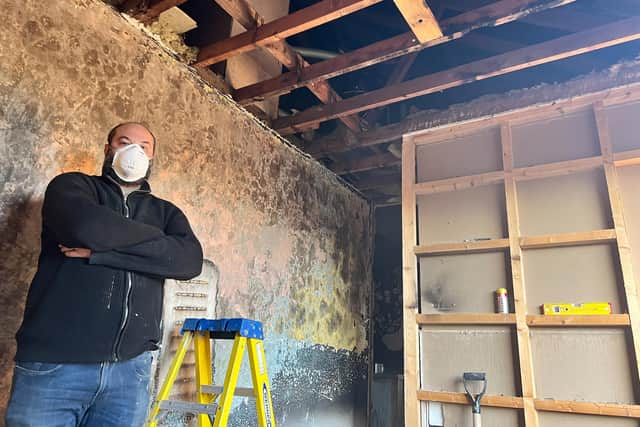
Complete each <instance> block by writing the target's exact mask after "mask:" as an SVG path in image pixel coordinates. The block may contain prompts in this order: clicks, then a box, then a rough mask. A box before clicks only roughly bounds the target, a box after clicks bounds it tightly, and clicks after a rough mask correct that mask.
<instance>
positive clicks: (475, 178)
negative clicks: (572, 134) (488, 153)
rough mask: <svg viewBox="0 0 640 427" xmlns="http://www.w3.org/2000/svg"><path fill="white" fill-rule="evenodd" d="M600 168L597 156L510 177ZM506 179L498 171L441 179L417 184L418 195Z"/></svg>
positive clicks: (534, 168)
mask: <svg viewBox="0 0 640 427" xmlns="http://www.w3.org/2000/svg"><path fill="white" fill-rule="evenodd" d="M599 167H602V157H601V156H596V157H587V158H584V159H576V160H567V161H563V162H556V163H548V164H544V165H536V166H527V167H524V168H515V169H512V171H511V172H510V174H509V175H510V176H511V177H513V179H514V180H516V181H526V180H530V179H540V178H548V177H552V176H560V175H569V174H572V173H577V172H584V171H588V170H593V169H597V168H599ZM504 178H505V173H504V172H502V171H496V172H486V173H481V174H477V175H468V176H460V177H455V178H446V179H439V180H435V181H425V182H421V183H419V184H416V194H418V195H423V194H433V193H442V192H448V191H458V190H465V189H468V188H474V187H480V186H483V185H492V184H496V183H499V182H502V181H503V180H504Z"/></svg>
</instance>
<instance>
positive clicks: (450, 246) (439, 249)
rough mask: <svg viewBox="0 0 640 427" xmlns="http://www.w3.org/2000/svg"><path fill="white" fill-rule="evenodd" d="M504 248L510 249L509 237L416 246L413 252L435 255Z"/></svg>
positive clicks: (490, 250) (419, 254)
mask: <svg viewBox="0 0 640 427" xmlns="http://www.w3.org/2000/svg"><path fill="white" fill-rule="evenodd" d="M504 249H509V239H491V240H479V241H473V242H462V243H435V244H432V245H421V246H416V247H415V248H414V250H413V252H414V253H415V254H416V255H417V256H427V255H429V256H435V255H455V254H466V253H482V252H495V251H501V250H504Z"/></svg>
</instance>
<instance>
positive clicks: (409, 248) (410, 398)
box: [402, 139, 420, 427]
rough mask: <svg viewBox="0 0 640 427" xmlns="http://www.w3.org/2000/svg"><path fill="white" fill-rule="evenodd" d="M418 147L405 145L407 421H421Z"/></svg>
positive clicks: (407, 423)
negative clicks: (419, 394) (417, 265)
mask: <svg viewBox="0 0 640 427" xmlns="http://www.w3.org/2000/svg"><path fill="white" fill-rule="evenodd" d="M415 163H416V150H415V146H414V144H413V141H412V140H411V139H408V140H405V141H404V143H403V145H402V247H403V253H402V307H403V308H402V313H403V315H402V318H403V323H404V325H405V327H404V328H403V337H404V402H405V407H404V412H405V413H404V425H405V427H415V426H418V425H420V424H419V423H420V405H419V404H418V396H417V391H418V389H419V387H420V381H419V366H420V351H419V344H418V326H417V325H416V323H415V317H416V314H417V312H418V282H417V268H416V256H415V254H414V253H413V248H414V247H415V246H416V243H417V236H416V194H415V191H414V184H415V182H416V174H415Z"/></svg>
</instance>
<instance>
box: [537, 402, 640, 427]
mask: <svg viewBox="0 0 640 427" xmlns="http://www.w3.org/2000/svg"><path fill="white" fill-rule="evenodd" d="M534 405H535V407H536V409H538V410H540V411H550V412H564V413H571V414H585V415H607V416H610V417H626V418H640V405H621V404H615V403H594V402H574V401H570V400H551V399H550V400H546V399H536V400H534ZM603 425H604V424H603Z"/></svg>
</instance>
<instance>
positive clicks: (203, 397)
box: [147, 318, 276, 427]
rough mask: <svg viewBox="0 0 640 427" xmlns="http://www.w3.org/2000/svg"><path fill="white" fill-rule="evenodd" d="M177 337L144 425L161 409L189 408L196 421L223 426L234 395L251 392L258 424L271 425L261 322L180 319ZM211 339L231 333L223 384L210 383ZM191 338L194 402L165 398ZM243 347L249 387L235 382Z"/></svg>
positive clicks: (202, 426)
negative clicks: (248, 371)
mask: <svg viewBox="0 0 640 427" xmlns="http://www.w3.org/2000/svg"><path fill="white" fill-rule="evenodd" d="M180 333H181V334H182V340H181V341H180V346H179V347H178V351H177V352H176V355H175V356H174V358H173V361H172V362H171V367H170V368H169V372H168V373H167V376H166V378H165V380H164V382H163V383H162V387H161V388H160V391H159V393H158V397H157V398H156V401H155V402H154V404H153V407H152V409H151V413H150V415H149V419H148V420H147V427H157V425H158V422H159V417H160V414H161V413H162V412H163V411H175V412H182V413H191V414H196V415H197V416H198V426H199V427H226V425H227V422H228V420H229V413H230V411H231V401H232V399H233V396H234V395H236V396H246V397H254V398H255V399H256V412H257V416H258V426H259V427H275V426H276V421H275V415H274V413H273V406H272V403H271V388H270V387H269V377H268V376H267V363H266V360H265V357H264V344H263V332H262V323H261V322H258V321H255V320H250V319H192V318H189V319H185V321H184V324H183V326H182V330H181V332H180ZM212 339H233V349H232V350H231V357H230V358H229V366H228V368H227V374H226V375H225V379H224V385H223V386H222V387H219V386H214V385H212V380H213V370H212V360H211V340H212ZM192 341H193V345H194V351H195V359H196V366H195V369H196V397H197V402H185V401H177V400H169V393H170V392H171V388H172V387H173V383H174V382H175V380H176V376H177V375H178V371H179V370H180V367H181V366H182V362H183V360H184V357H185V355H186V354H187V350H188V348H189V346H190V345H191V342H192ZM245 347H248V349H249V365H250V368H251V379H252V381H253V388H241V387H236V383H237V382H238V374H239V372H240V366H241V364H242V358H243V355H244V350H245Z"/></svg>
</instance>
